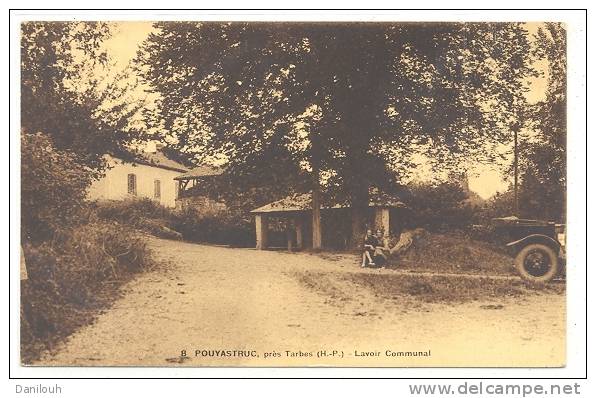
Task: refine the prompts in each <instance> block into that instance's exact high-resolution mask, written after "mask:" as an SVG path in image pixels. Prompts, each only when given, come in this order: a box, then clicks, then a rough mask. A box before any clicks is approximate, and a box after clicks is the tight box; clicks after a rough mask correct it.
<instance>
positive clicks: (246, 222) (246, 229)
mask: <svg viewBox="0 0 596 398" xmlns="http://www.w3.org/2000/svg"><path fill="white" fill-rule="evenodd" d="M173 228H174V229H175V230H177V231H179V232H180V233H181V234H182V236H183V237H184V239H186V240H189V241H192V242H207V243H215V244H228V245H233V246H241V247H251V246H254V242H255V232H254V224H253V223H252V220H250V219H249V218H246V216H245V215H243V214H241V213H236V212H233V211H230V210H222V211H219V212H217V213H211V214H204V215H201V214H199V213H198V212H197V211H196V210H195V209H192V208H187V209H185V210H183V211H181V212H178V213H176V218H175V221H174V224H173Z"/></svg>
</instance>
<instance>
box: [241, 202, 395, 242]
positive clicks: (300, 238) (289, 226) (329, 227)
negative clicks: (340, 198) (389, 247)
mask: <svg viewBox="0 0 596 398" xmlns="http://www.w3.org/2000/svg"><path fill="white" fill-rule="evenodd" d="M404 210H405V205H404V204H403V203H402V202H401V201H399V200H397V199H395V198H388V197H384V198H383V199H379V200H371V202H370V203H369V207H368V212H367V215H366V216H367V227H368V228H371V229H374V230H378V229H380V230H382V231H383V233H384V234H385V235H391V234H396V233H398V232H399V231H400V229H401V223H400V220H401V215H402V213H403V211H404ZM251 213H252V214H253V215H254V217H255V228H256V231H255V232H256V248H257V249H259V250H264V249H269V248H282V247H287V249H288V250H293V249H298V250H300V249H305V248H311V247H312V246H313V245H312V201H311V195H310V194H301V195H293V196H289V197H286V198H284V199H281V200H278V201H276V202H272V203H269V204H267V205H265V206H262V207H259V208H258V209H255V210H253V211H251ZM321 230H322V231H321V234H322V237H321V238H322V239H321V240H322V247H324V248H327V249H337V250H341V249H345V248H347V247H348V245H349V240H350V237H351V231H352V225H351V209H350V207H349V205H342V204H332V205H327V206H325V205H322V206H321Z"/></svg>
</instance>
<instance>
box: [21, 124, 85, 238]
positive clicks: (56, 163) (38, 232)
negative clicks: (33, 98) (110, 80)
mask: <svg viewBox="0 0 596 398" xmlns="http://www.w3.org/2000/svg"><path fill="white" fill-rule="evenodd" d="M91 180H92V173H89V170H87V169H85V168H82V167H81V165H80V164H79V162H78V159H77V157H76V156H75V155H74V154H73V153H72V152H69V151H60V150H57V149H56V148H55V147H54V145H53V143H52V141H51V139H50V138H49V137H48V136H47V135H44V134H42V133H37V134H28V133H24V134H22V139H21V232H22V237H23V238H24V239H25V240H32V241H42V240H47V239H50V238H51V237H52V235H53V233H54V232H55V231H56V230H59V229H61V228H64V227H67V226H69V225H72V224H73V223H76V222H77V221H78V220H79V219H80V217H81V215H82V210H83V208H84V207H85V205H84V199H85V196H86V189H87V187H88V186H89V184H90V183H91Z"/></svg>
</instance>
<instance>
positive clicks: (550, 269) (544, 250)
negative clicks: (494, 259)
mask: <svg viewBox="0 0 596 398" xmlns="http://www.w3.org/2000/svg"><path fill="white" fill-rule="evenodd" d="M515 266H516V268H517V271H518V272H519V274H520V275H521V277H522V278H524V279H525V280H527V281H530V282H534V283H546V282H548V281H550V280H551V279H553V278H554V277H555V276H556V275H557V273H558V272H559V261H558V258H557V253H556V252H555V251H554V250H553V249H552V248H551V247H549V246H546V245H543V244H540V243H535V244H531V245H528V246H526V247H524V248H523V249H522V250H521V251H520V252H519V253H518V254H517V256H516V258H515Z"/></svg>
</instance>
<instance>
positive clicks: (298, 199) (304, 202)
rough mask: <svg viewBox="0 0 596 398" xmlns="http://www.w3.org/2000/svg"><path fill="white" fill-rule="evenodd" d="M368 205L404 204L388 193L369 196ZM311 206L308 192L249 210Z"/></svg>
mask: <svg viewBox="0 0 596 398" xmlns="http://www.w3.org/2000/svg"><path fill="white" fill-rule="evenodd" d="M368 206H369V207H385V208H403V207H406V205H405V204H404V203H403V202H401V201H400V200H399V199H397V198H395V197H390V196H389V195H383V194H382V195H376V197H373V198H371V201H370V202H369V204H368ZM349 207H350V205H349V204H348V203H334V204H331V205H325V204H323V205H322V206H321V208H322V209H347V208H349ZM311 208H312V197H311V194H310V193H303V194H294V195H290V196H287V197H285V198H283V199H280V200H277V201H275V202H271V203H269V204H266V205H265V206H261V207H259V208H257V209H254V210H252V211H251V213H253V214H263V213H284V212H301V211H307V210H310V209H311Z"/></svg>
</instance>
